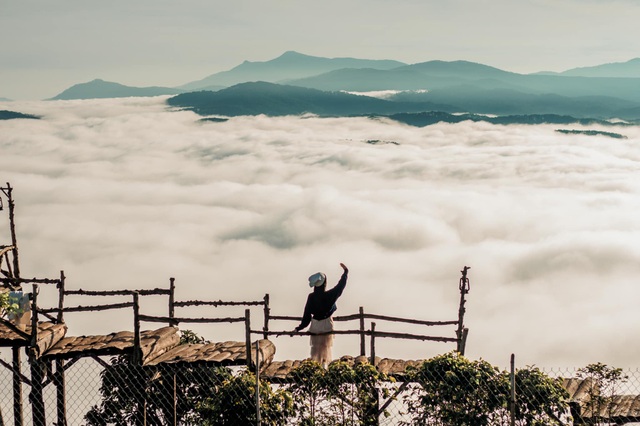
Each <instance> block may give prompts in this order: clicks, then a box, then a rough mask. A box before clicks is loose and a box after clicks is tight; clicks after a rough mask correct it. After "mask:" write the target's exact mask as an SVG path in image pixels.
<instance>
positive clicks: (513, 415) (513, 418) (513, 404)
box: [509, 354, 516, 426]
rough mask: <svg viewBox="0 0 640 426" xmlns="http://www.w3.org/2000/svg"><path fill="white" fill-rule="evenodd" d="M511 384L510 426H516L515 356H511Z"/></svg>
mask: <svg viewBox="0 0 640 426" xmlns="http://www.w3.org/2000/svg"><path fill="white" fill-rule="evenodd" d="M509 378H510V382H511V395H510V397H509V402H510V404H509V405H510V410H509V411H510V415H511V426H516V356H515V354H511V374H510V375H509Z"/></svg>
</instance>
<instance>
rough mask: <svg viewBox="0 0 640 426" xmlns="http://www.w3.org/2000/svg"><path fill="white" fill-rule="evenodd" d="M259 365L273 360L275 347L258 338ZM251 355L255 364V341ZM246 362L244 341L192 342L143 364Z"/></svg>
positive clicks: (233, 363) (269, 342)
mask: <svg viewBox="0 0 640 426" xmlns="http://www.w3.org/2000/svg"><path fill="white" fill-rule="evenodd" d="M258 347H259V349H260V365H261V366H264V365H267V364H269V363H271V361H272V360H273V356H274V354H275V352H276V347H275V345H274V344H273V342H271V341H269V340H264V339H262V340H259V341H258ZM251 349H252V350H251V356H252V360H253V363H254V365H255V360H256V350H255V343H253V344H252V345H251ZM246 362H247V350H246V344H245V342H233V341H227V342H215V343H192V344H186V345H180V346H177V347H175V348H173V349H171V350H169V351H167V352H166V353H165V354H163V355H161V356H159V357H156V358H153V359H151V360H150V361H148V362H146V363H145V365H158V364H182V363H207V364H216V365H243V364H246Z"/></svg>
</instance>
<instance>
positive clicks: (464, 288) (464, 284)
mask: <svg viewBox="0 0 640 426" xmlns="http://www.w3.org/2000/svg"><path fill="white" fill-rule="evenodd" d="M469 269H470V267H468V266H465V267H464V268H463V269H462V271H460V272H461V273H462V277H461V278H460V281H459V284H458V289H459V290H460V306H459V307H458V329H457V330H456V338H457V339H458V344H457V348H456V351H457V352H459V353H460V354H462V355H464V347H463V331H464V313H465V311H466V309H465V307H464V305H465V303H466V302H467V300H466V299H465V295H466V294H467V293H469V290H470V285H469V279H468V278H467V271H468V270H469Z"/></svg>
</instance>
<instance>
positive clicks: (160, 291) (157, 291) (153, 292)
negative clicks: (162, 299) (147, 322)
mask: <svg viewBox="0 0 640 426" xmlns="http://www.w3.org/2000/svg"><path fill="white" fill-rule="evenodd" d="M56 281H57V280H56ZM134 293H138V294H139V295H140V296H162V295H168V294H169V293H170V290H167V289H166V288H153V289H146V290H144V289H139V290H83V289H78V290H66V291H65V292H64V294H66V295H67V296H69V295H76V296H131V295H133V294H134Z"/></svg>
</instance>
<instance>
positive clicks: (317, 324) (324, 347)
mask: <svg viewBox="0 0 640 426" xmlns="http://www.w3.org/2000/svg"><path fill="white" fill-rule="evenodd" d="M331 331H333V318H331V317H329V318H327V319H323V320H320V321H318V320H315V319H312V320H311V325H310V326H309V333H328V332H331ZM332 347H333V334H322V335H319V336H311V359H312V360H314V361H316V362H318V363H320V364H322V365H323V366H324V367H326V366H327V365H328V364H329V363H330V362H331V348H332Z"/></svg>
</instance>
